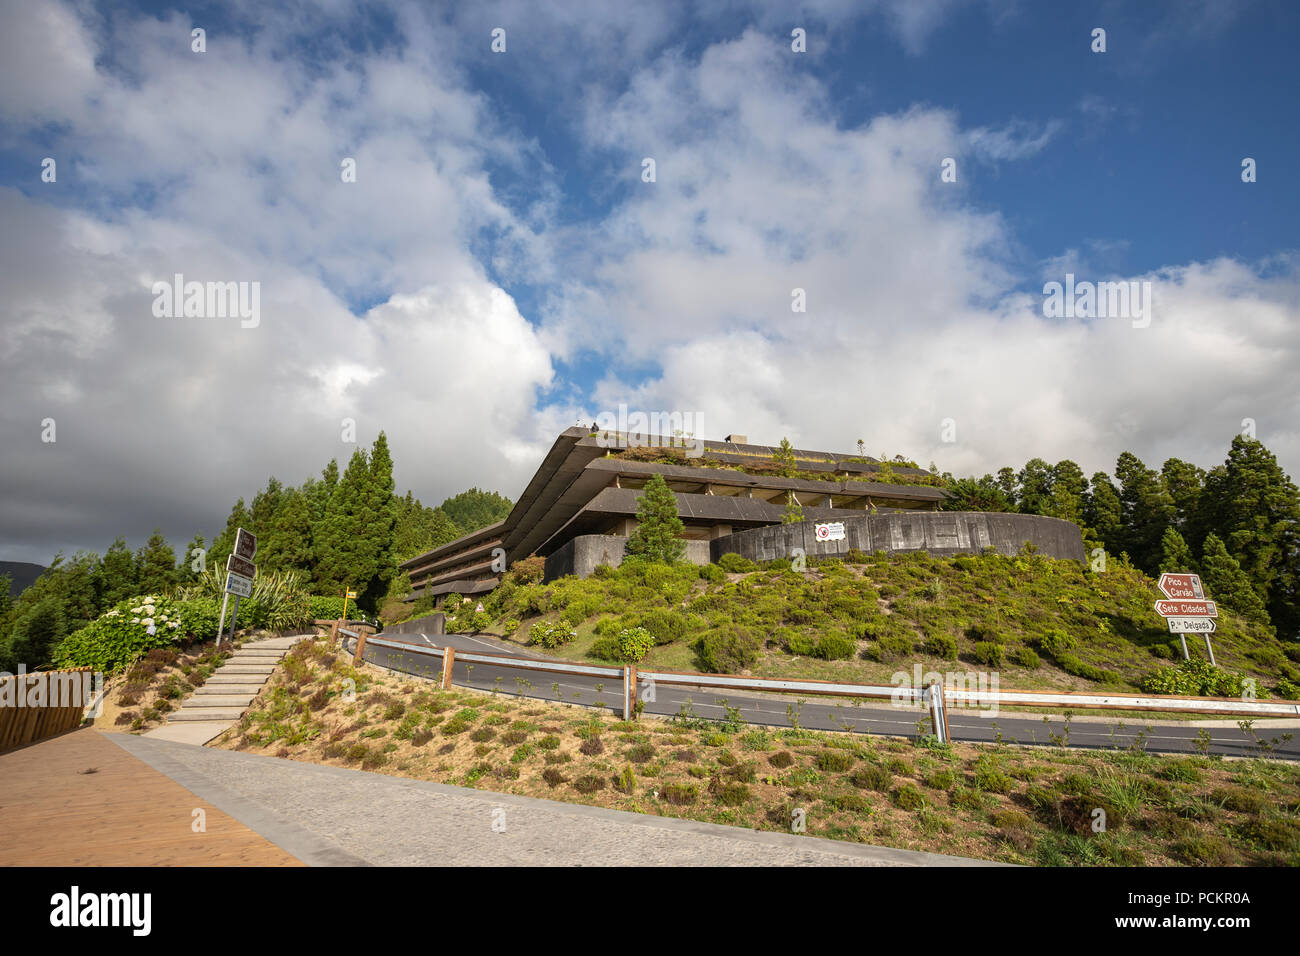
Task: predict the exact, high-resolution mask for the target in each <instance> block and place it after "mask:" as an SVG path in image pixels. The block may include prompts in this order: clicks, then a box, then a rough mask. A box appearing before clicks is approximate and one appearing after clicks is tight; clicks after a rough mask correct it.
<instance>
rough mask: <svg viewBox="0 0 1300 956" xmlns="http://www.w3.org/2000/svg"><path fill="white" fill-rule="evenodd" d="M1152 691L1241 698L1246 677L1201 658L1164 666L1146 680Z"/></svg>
mask: <svg viewBox="0 0 1300 956" xmlns="http://www.w3.org/2000/svg"><path fill="white" fill-rule="evenodd" d="M1142 689H1143V690H1144V691H1146V692H1147V693H1149V694H1176V695H1179V696H1188V697H1240V696H1241V695H1242V690H1243V688H1242V678H1241V675H1240V674H1232V673H1229V672H1228V671H1225V670H1223V669H1222V668H1220V667H1215V666H1214V665H1213V664H1211V663H1210V662H1209V661H1206V660H1202V659H1201V658H1199V657H1193V658H1192V659H1191V660H1185V661H1180V662H1179V663H1178V664H1175V665H1174V666H1172V667H1162V668H1161V669H1160V670H1158V671H1156V672H1155V673H1154V674H1149V675H1147V677H1146V678H1144V679H1143V681H1142Z"/></svg>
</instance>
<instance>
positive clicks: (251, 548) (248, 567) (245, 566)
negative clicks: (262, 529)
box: [217, 528, 257, 644]
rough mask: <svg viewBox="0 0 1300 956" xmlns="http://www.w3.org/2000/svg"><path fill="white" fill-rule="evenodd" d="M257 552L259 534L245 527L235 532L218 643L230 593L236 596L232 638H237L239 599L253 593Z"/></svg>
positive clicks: (227, 563)
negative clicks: (254, 560) (252, 532)
mask: <svg viewBox="0 0 1300 956" xmlns="http://www.w3.org/2000/svg"><path fill="white" fill-rule="evenodd" d="M255 554H257V536H256V535H252V534H249V533H248V532H247V531H245V530H244V529H243V528H240V529H239V531H238V532H237V533H236V534H235V550H234V551H233V552H232V553H231V555H230V557H228V558H227V559H226V587H225V594H224V595H222V598H221V622H220V623H219V624H218V625H217V644H220V643H221V635H222V632H223V631H225V629H226V602H228V601H229V600H230V595H232V594H233V595H234V596H235V609H234V612H233V613H232V614H231V616H230V639H231V640H232V641H233V640H234V639H235V622H236V621H238V620H239V599H240V598H241V597H251V596H252V594H253V577H254V576H255V575H256V574H257V565H255V564H254V563H253V556H254V555H255Z"/></svg>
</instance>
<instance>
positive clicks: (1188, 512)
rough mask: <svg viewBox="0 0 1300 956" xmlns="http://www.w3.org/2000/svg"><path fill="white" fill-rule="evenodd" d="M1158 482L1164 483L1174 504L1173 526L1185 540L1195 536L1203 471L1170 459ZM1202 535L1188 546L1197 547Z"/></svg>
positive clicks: (1192, 539)
mask: <svg viewBox="0 0 1300 956" xmlns="http://www.w3.org/2000/svg"><path fill="white" fill-rule="evenodd" d="M1160 480H1161V481H1162V482H1163V483H1164V486H1165V491H1166V492H1168V494H1169V500H1170V501H1172V502H1173V503H1174V526H1175V527H1177V528H1178V530H1179V531H1180V532H1181V533H1182V535H1183V537H1184V538H1185V539H1186V538H1188V536H1189V535H1195V528H1194V527H1193V526H1194V524H1195V522H1196V515H1197V512H1198V510H1199V507H1200V497H1201V489H1202V488H1203V487H1204V485H1205V470H1204V469H1203V468H1198V467H1197V466H1196V465H1193V464H1190V463H1188V462H1185V461H1182V460H1181V459H1178V458H1170V459H1169V460H1168V461H1166V462H1165V463H1164V465H1163V466H1161V468H1160ZM1203 539H1204V534H1201V535H1200V536H1199V537H1192V538H1191V539H1190V540H1189V543H1190V544H1193V545H1199V544H1201V542H1202V540H1203Z"/></svg>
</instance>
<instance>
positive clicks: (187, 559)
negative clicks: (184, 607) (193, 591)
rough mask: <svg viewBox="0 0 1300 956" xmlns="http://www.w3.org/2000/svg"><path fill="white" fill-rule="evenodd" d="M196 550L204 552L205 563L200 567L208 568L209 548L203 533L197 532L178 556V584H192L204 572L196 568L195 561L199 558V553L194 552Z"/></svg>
mask: <svg viewBox="0 0 1300 956" xmlns="http://www.w3.org/2000/svg"><path fill="white" fill-rule="evenodd" d="M196 551H200V552H202V554H203V563H202V564H201V565H199V567H200V568H206V567H207V561H208V548H207V544H206V543H205V542H204V540H203V535H201V534H196V535H195V536H194V537H192V538H190V543H189V544H187V545H186V546H185V550H184V551H183V552H181V554H180V555H179V556H178V559H177V562H176V583H177V584H192V583H193V582H195V581H197V580H198V579H199V577H200V575H201V574H202V571H195V570H194V562H195V561H196V560H198V555H196V554H195V553H194V552H196Z"/></svg>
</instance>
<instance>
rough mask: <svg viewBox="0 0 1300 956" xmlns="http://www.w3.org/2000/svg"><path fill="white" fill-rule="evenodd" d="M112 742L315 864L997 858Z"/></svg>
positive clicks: (852, 862) (176, 746) (162, 744)
mask: <svg viewBox="0 0 1300 956" xmlns="http://www.w3.org/2000/svg"><path fill="white" fill-rule="evenodd" d="M110 737H111V739H112V740H113V741H114V742H115V743H117V744H118V746H120V747H121V748H122V749H123V750H126V751H127V752H128V753H131V754H133V755H134V756H136V757H138V758H139V759H140V760H143V761H145V762H146V763H148V764H150V765H151V766H152V767H154V768H155V769H156V770H158V771H160V772H161V773H164V774H166V775H167V776H169V777H171V778H172V780H174V781H175V782H176V783H179V784H180V785H181V786H183V787H185V788H186V789H187V790H189V791H191V792H192V793H194V794H196V795H197V796H199V797H201V798H202V799H204V800H207V801H209V802H210V803H212V804H213V805H214V806H217V807H220V808H221V810H223V811H224V812H225V813H228V814H229V815H230V816H232V817H234V818H235V819H237V820H239V821H240V822H241V823H243V824H244V825H245V826H248V827H250V828H251V829H253V830H255V831H257V832H258V833H260V834H261V835H262V836H263V837H265V838H266V839H268V840H270V841H272V842H273V843H276V844H277V845H279V846H280V847H283V848H284V849H285V850H286V851H287V852H289V853H292V854H293V855H294V856H295V857H297V859H299V860H301V861H303V862H304V863H308V864H311V865H314V866H332V865H333V866H338V865H341V866H356V865H367V864H370V865H378V866H428V865H436V866H983V865H997V864H988V863H985V862H984V861H980V860H969V859H966V858H963V857H953V856H944V855H941V854H936V853H918V852H915V851H911V850H895V849H890V848H887V847H874V846H864V845H862V844H856V843H841V842H838V841H834V840H825V839H821V838H818V837H811V836H796V835H794V834H787V833H770V832H766V831H755V830H746V829H743V828H740V827H727V826H719V825H718V824H713V823H699V822H696V821H694V820H679V819H674V818H671V817H656V816H651V815H649V814H642V813H626V812H623V811H621V810H606V809H604V808H601V807H588V806H583V805H581V804H571V803H560V802H558V801H554V800H539V799H536V798H533V797H521V796H515V795H513V794H501V793H492V792H491V791H486V790H469V789H466V788H464V787H452V786H448V785H446V784H440V783H432V782H430V781H427V780H407V779H405V778H403V777H391V776H386V775H384V774H379V773H367V772H366V771H363V770H349V769H347V768H344V767H327V766H323V765H320V764H311V763H301V762H298V761H293V760H281V759H279V758H277V757H264V756H260V755H257V754H249V753H237V752H233V751H229V750H216V749H213V748H209V747H196V746H193V745H191V744H182V743H175V742H172V741H165V740H155V739H152V738H148V737H134V736H131V735H129V734H113V735H110ZM183 822H184V824H185V826H186V828H187V829H188V824H189V817H188V816H186V818H185V820H184V821H183ZM494 824H495V827H494Z"/></svg>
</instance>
